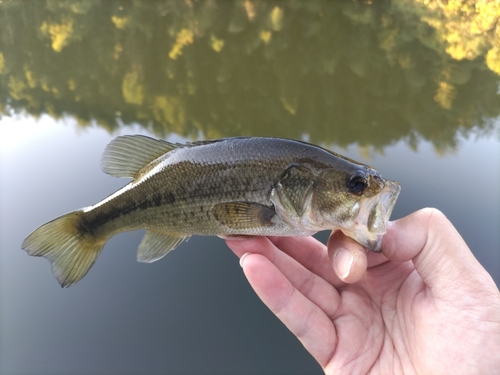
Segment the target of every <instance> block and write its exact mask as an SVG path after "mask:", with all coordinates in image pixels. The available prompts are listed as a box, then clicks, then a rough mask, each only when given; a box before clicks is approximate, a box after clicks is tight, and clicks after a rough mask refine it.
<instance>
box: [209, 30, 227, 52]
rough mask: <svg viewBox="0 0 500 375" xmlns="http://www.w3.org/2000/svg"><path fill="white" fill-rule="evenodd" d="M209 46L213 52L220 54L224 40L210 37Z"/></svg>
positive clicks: (213, 36)
mask: <svg viewBox="0 0 500 375" xmlns="http://www.w3.org/2000/svg"><path fill="white" fill-rule="evenodd" d="M210 46H211V47H212V49H213V50H214V51H215V52H220V51H221V50H222V48H223V47H224V40H222V39H217V37H216V36H215V35H213V34H212V35H211V36H210Z"/></svg>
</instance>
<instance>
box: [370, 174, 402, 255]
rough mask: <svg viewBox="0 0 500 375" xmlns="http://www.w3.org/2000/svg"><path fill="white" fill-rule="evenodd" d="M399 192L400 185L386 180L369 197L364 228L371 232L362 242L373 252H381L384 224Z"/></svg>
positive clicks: (384, 230) (384, 231)
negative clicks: (374, 195)
mask: <svg viewBox="0 0 500 375" xmlns="http://www.w3.org/2000/svg"><path fill="white" fill-rule="evenodd" d="M400 192H401V186H399V184H398V183H397V182H395V181H386V183H385V186H384V188H383V189H382V190H381V191H380V193H379V194H378V195H377V196H376V197H374V198H372V199H371V201H372V203H373V204H372V205H371V207H370V209H369V213H368V217H367V221H366V228H367V230H368V232H369V234H371V235H370V236H368V238H366V240H365V241H364V242H365V243H364V244H363V245H364V246H365V247H367V248H368V249H370V250H372V251H373V252H376V253H379V252H381V251H382V250H381V246H382V237H383V235H384V234H385V233H386V231H387V229H386V225H387V222H388V221H389V218H390V217H391V213H392V210H393V209H394V205H395V204H396V201H397V199H398V196H399V193H400Z"/></svg>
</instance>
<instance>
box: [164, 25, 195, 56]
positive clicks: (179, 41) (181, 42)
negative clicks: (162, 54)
mask: <svg viewBox="0 0 500 375" xmlns="http://www.w3.org/2000/svg"><path fill="white" fill-rule="evenodd" d="M193 42H194V34H193V32H192V31H191V30H189V29H182V30H181V31H179V32H178V33H177V37H176V39H175V43H174V45H173V47H172V49H171V50H170V52H169V53H168V57H170V58H171V59H172V60H176V59H177V58H178V57H179V56H181V55H182V49H183V48H184V47H185V46H187V45H188V44H193Z"/></svg>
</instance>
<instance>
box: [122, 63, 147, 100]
mask: <svg viewBox="0 0 500 375" xmlns="http://www.w3.org/2000/svg"><path fill="white" fill-rule="evenodd" d="M122 95H123V99H124V100H125V102H127V103H129V104H137V105H141V104H142V102H143V101H144V86H143V84H142V79H141V77H140V75H139V72H138V71H137V70H132V71H129V72H128V73H127V74H125V77H124V78H123V81H122Z"/></svg>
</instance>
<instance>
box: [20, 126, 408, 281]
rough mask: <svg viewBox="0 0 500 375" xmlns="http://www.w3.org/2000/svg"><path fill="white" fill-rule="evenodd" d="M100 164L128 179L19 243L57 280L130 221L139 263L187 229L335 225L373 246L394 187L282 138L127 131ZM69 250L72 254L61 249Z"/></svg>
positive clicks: (247, 231)
mask: <svg viewBox="0 0 500 375" xmlns="http://www.w3.org/2000/svg"><path fill="white" fill-rule="evenodd" d="M102 166H103V170H104V171H105V172H106V173H109V174H111V175H114V176H118V177H124V176H128V177H131V178H132V179H133V180H132V182H130V183H129V184H128V185H126V186H124V187H123V188H122V189H120V190H118V191H117V192H115V193H114V194H112V195H110V196H109V197H108V198H106V199H104V200H103V201H101V202H99V203H97V204H95V205H94V206H90V207H87V208H84V209H82V210H78V211H74V212H72V213H69V214H67V215H63V216H62V217H60V218H57V219H55V220H53V221H51V222H49V223H47V224H45V225H43V226H41V227H40V228H39V229H37V230H36V231H34V232H33V233H32V234H31V235H30V236H28V238H27V239H26V240H25V242H24V243H23V248H24V249H25V250H27V251H28V253H29V254H30V255H35V256H44V257H46V258H47V259H49V260H50V261H51V263H52V268H53V271H54V274H55V275H56V277H57V278H58V280H59V282H60V283H61V285H63V286H69V285H72V284H74V283H75V282H76V281H78V280H79V279H80V278H81V277H83V276H84V275H85V273H86V272H87V271H88V269H89V268H90V266H91V265H92V264H93V262H94V261H95V259H96V258H97V256H98V255H99V253H100V251H101V248H102V246H103V245H104V243H105V242H106V241H107V240H108V239H109V238H110V237H112V236H113V235H115V234H118V233H120V232H124V231H128V230H135V229H146V230H147V232H146V236H145V238H144V240H143V241H142V242H141V245H140V246H139V253H138V260H140V261H145V262H151V261H155V260H157V259H159V258H161V257H162V256H164V255H165V254H166V253H168V251H170V250H172V249H173V248H175V247H176V246H177V245H178V244H179V243H180V242H182V241H183V240H184V239H185V238H188V237H189V236H190V235H193V234H198V235H218V236H231V235H281V236H283V235H309V234H312V233H315V232H317V231H318V230H323V229H340V230H342V231H344V233H346V234H347V235H349V236H351V237H353V238H354V239H355V240H357V241H358V242H360V243H362V244H363V245H364V246H366V247H368V248H371V249H372V250H375V251H377V250H379V249H377V246H379V245H378V244H379V243H380V238H381V233H382V234H383V232H385V223H386V222H387V220H388V218H389V217H388V215H390V211H392V207H393V205H394V203H395V200H396V198H397V195H398V194H399V189H400V188H399V185H397V183H394V182H392V181H388V180H384V179H383V178H382V177H380V176H379V174H378V172H376V171H375V170H374V169H372V168H371V167H368V166H366V165H363V164H360V163H357V162H355V161H353V160H350V159H348V158H345V157H342V156H340V155H338V154H335V153H332V152H330V151H328V150H325V149H323V148H321V147H318V146H314V145H310V144H307V143H304V142H299V141H293V140H286V139H279V138H243V137H242V138H226V139H220V140H214V141H206V142H194V143H190V144H186V145H179V144H170V143H168V142H165V141H161V140H155V139H152V138H148V137H144V136H123V137H118V138H117V139H115V140H114V141H113V142H112V143H110V145H108V147H107V148H106V150H105V152H104V155H103V161H102ZM73 253H75V254H79V255H78V257H79V258H78V259H77V260H78V262H72V260H71V257H70V256H67V254H73ZM64 254H66V255H64ZM82 254H84V255H82ZM75 256H76V255H75ZM82 259H83V260H82Z"/></svg>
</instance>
